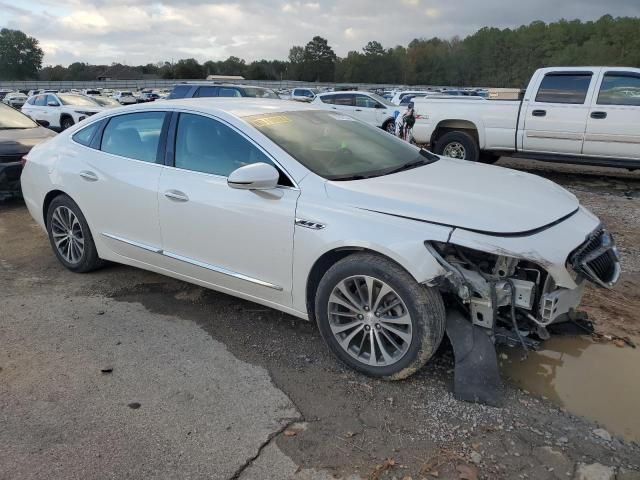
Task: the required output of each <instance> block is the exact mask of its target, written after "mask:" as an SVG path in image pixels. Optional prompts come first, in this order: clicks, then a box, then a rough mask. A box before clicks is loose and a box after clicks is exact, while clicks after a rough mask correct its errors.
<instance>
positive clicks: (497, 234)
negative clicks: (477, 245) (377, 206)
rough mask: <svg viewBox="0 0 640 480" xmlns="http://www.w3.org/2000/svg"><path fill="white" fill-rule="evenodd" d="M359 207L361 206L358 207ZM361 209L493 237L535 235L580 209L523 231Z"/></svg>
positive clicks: (366, 209)
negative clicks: (497, 230) (479, 227)
mask: <svg viewBox="0 0 640 480" xmlns="http://www.w3.org/2000/svg"><path fill="white" fill-rule="evenodd" d="M357 208H359V207H357ZM360 210H365V211H367V212H373V213H381V214H382V215H389V216H391V217H397V218H406V219H407V220H414V221H416V222H422V223H430V224H432V225H440V226H442V227H449V228H459V229H460V230H466V231H467V232H473V233H480V234H482V235H489V236H491V237H528V236H530V235H535V234H536V233H540V232H543V231H545V230H547V229H549V228H551V227H553V226H555V225H557V224H559V223H562V222H564V221H565V220H566V219H567V218H570V217H572V216H573V215H575V214H576V212H577V211H578V210H579V208H576V209H575V210H574V211H572V212H571V213H568V214H567V215H565V216H564V217H560V218H558V219H557V220H554V221H553V222H551V223H548V224H547V225H543V226H541V227H538V228H533V229H531V230H525V231H522V232H490V231H487V230H478V229H474V228H465V227H460V226H458V225H451V224H448V223H441V222H431V221H429V220H423V219H421V218H414V217H407V216H404V215H397V214H395V213H388V212H380V211H378V210H370V209H368V208H360Z"/></svg>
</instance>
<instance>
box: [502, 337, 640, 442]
mask: <svg viewBox="0 0 640 480" xmlns="http://www.w3.org/2000/svg"><path fill="white" fill-rule="evenodd" d="M639 340H640V339H638V338H634V339H633V341H634V342H635V343H636V344H637V345H640V341H639ZM504 353H505V354H506V355H507V359H504V360H502V361H501V369H502V372H503V374H504V376H505V377H506V378H508V379H509V380H511V381H512V382H513V383H515V384H516V385H518V386H519V387H521V388H522V389H524V390H527V391H529V392H531V393H533V394H534V395H539V396H544V397H546V398H548V399H549V400H551V401H553V402H555V403H556V404H557V405H560V406H562V407H564V408H566V409H567V410H568V411H570V412H571V413H574V414H577V415H581V416H584V417H586V418H589V419H591V420H594V421H596V422H598V423H600V424H602V425H603V426H605V427H606V428H607V429H608V430H609V431H610V432H612V433H614V434H616V435H619V436H622V437H624V438H625V439H626V440H633V441H636V442H640V413H639V412H638V407H639V406H640V348H636V349H633V348H629V347H625V348H619V347H616V346H615V345H613V344H612V343H594V342H593V341H592V340H591V339H590V338H588V337H555V338H551V339H550V340H548V341H547V342H545V343H544V350H540V351H538V352H530V353H529V355H528V358H526V359H525V360H521V352H520V351H516V350H505V351H504ZM503 358H504V357H503Z"/></svg>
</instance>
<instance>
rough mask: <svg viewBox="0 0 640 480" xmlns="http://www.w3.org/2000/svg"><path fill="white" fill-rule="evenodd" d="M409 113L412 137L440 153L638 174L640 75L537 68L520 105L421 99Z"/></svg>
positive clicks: (638, 72) (633, 70)
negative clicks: (619, 169) (635, 171)
mask: <svg viewBox="0 0 640 480" xmlns="http://www.w3.org/2000/svg"><path fill="white" fill-rule="evenodd" d="M629 92H631V93H632V94H631V95H630V94H629ZM415 106H416V112H417V116H416V124H415V126H414V128H413V135H414V137H415V139H416V141H417V142H418V143H425V144H426V143H429V144H431V145H432V149H433V151H434V152H436V153H438V154H442V155H448V156H450V157H455V158H463V159H466V160H474V161H475V160H481V161H485V162H493V161H495V160H497V159H498V158H499V157H500V155H509V156H511V157H520V158H530V159H534V160H543V161H552V162H562V163H576V164H586V165H601V166H612V167H625V168H630V169H633V168H640V69H638V68H624V67H552V68H541V69H539V70H537V71H536V72H535V73H534V75H533V77H532V78H531V81H530V82H529V86H528V87H527V90H526V92H525V93H524V98H523V99H522V100H493V99H486V98H481V97H461V98H459V99H457V98H455V99H454V98H451V99H446V98H442V97H440V98H436V97H425V98H422V99H416V101H415Z"/></svg>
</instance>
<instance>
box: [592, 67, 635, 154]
mask: <svg viewBox="0 0 640 480" xmlns="http://www.w3.org/2000/svg"><path fill="white" fill-rule="evenodd" d="M598 83H599V85H598V94H597V95H596V96H595V97H594V101H593V103H592V105H591V108H590V110H589V118H588V119H587V130H586V132H585V139H584V146H583V147H582V153H583V155H589V156H596V157H613V158H630V159H636V160H637V159H640V70H638V72H630V71H624V70H615V69H607V70H605V71H604V72H603V74H602V77H601V78H600V79H599V82H598Z"/></svg>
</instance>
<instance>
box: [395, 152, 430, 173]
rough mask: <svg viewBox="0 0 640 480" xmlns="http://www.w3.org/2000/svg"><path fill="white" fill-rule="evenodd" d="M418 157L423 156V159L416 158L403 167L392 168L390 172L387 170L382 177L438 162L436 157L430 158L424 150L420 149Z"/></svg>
mask: <svg viewBox="0 0 640 480" xmlns="http://www.w3.org/2000/svg"><path fill="white" fill-rule="evenodd" d="M420 155H421V156H423V158H417V159H415V160H411V161H410V162H407V163H405V164H403V165H400V166H399V167H397V168H393V169H391V170H387V171H386V172H385V173H384V175H390V174H392V173H398V172H404V171H405V170H411V169H412V168H417V167H422V166H424V165H429V164H430V163H433V162H435V161H436V160H438V157H436V156H435V155H433V157H432V156H431V155H429V152H427V151H426V150H424V149H420ZM434 157H435V158H434Z"/></svg>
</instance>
